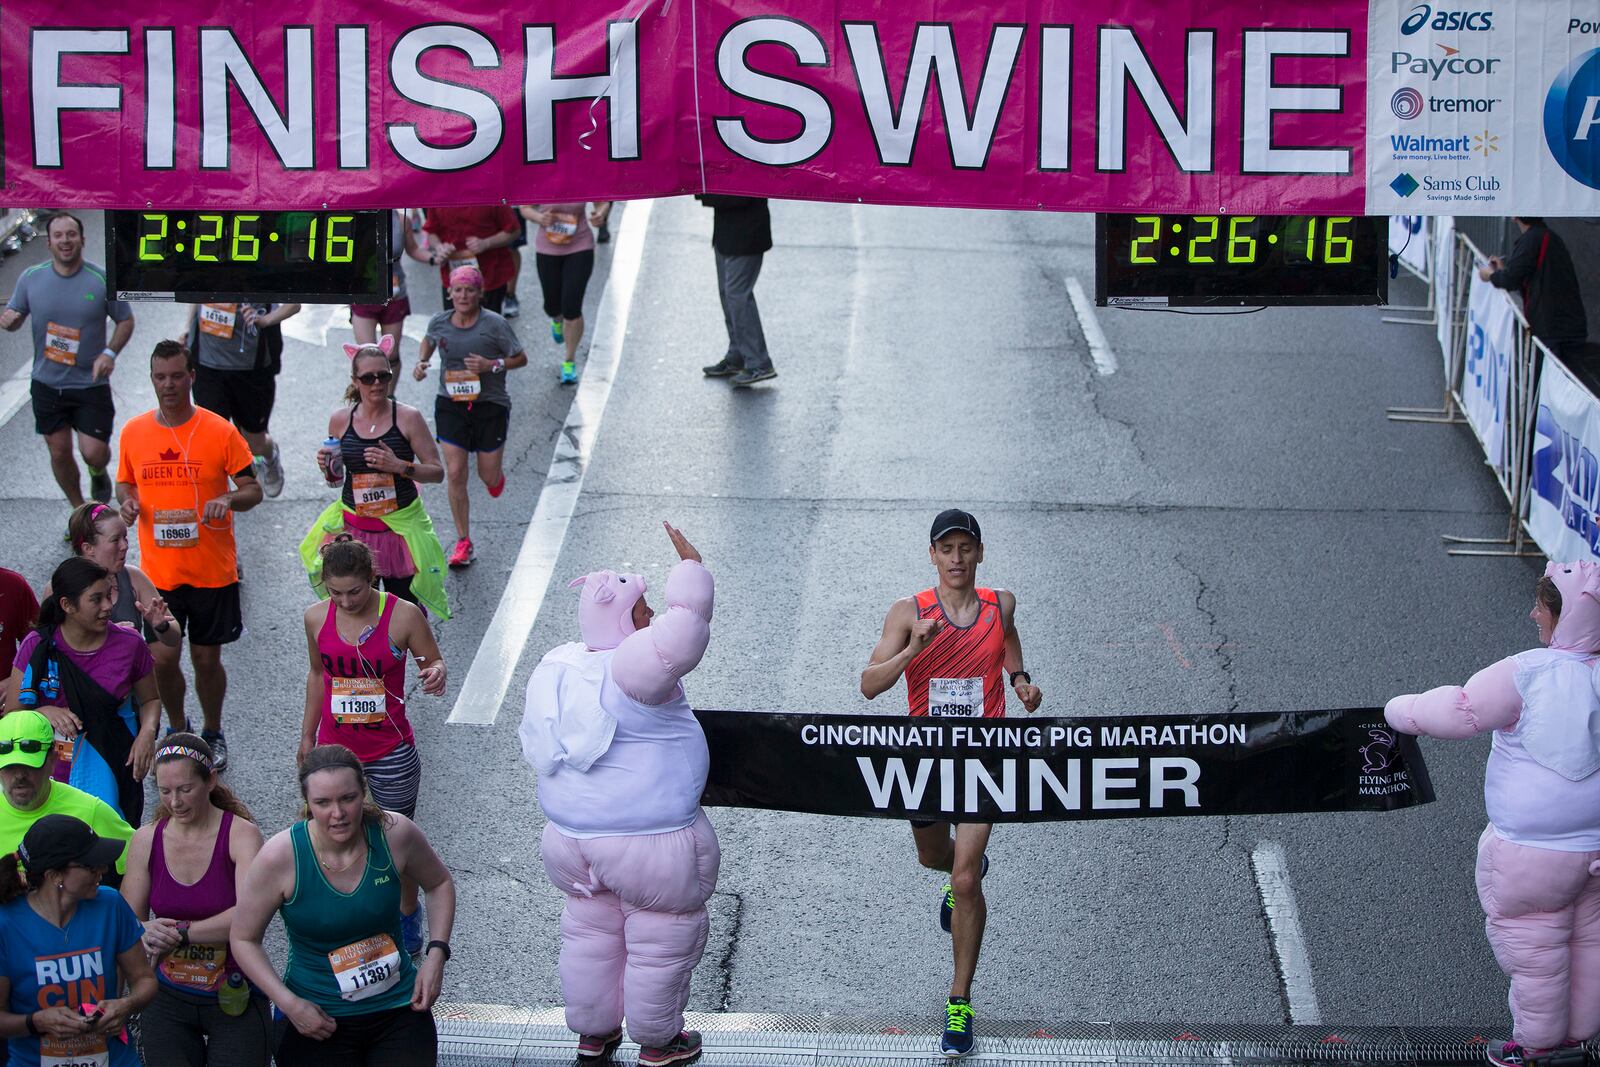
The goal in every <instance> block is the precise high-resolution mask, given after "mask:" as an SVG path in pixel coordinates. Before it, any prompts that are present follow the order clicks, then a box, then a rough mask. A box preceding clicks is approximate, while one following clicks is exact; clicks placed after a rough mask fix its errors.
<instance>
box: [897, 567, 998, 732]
mask: <svg viewBox="0 0 1600 1067" xmlns="http://www.w3.org/2000/svg"><path fill="white" fill-rule="evenodd" d="M975 592H976V593H977V594H978V617H977V618H976V619H974V620H973V621H972V624H971V625H969V626H967V627H965V628H963V627H959V626H957V625H956V624H955V623H954V622H952V621H951V620H950V617H949V616H948V615H946V614H945V611H944V605H942V604H940V603H939V591H938V590H937V589H924V590H923V591H922V592H920V593H918V594H917V618H918V619H939V620H941V621H942V622H943V623H944V628H943V629H941V630H940V631H939V632H938V633H937V634H936V635H935V636H934V638H933V640H932V641H930V642H929V643H928V647H927V648H924V649H923V650H922V651H921V652H919V653H917V655H916V656H915V657H914V658H913V659H912V660H911V663H910V664H909V665H908V666H907V667H906V696H907V698H908V700H909V701H910V704H911V714H913V715H931V716H955V717H960V718H986V719H998V718H1001V717H1003V716H1004V715H1005V713H1006V687H1005V671H1004V664H1005V651H1006V638H1005V624H1004V621H1003V620H1002V618H1001V615H1000V599H999V597H997V596H995V592H994V590H993V589H978V590H975Z"/></svg>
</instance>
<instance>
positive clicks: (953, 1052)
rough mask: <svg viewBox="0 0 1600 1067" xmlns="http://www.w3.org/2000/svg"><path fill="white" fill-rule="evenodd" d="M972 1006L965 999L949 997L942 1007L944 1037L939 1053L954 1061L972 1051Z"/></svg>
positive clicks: (940, 1040) (941, 1039)
mask: <svg viewBox="0 0 1600 1067" xmlns="http://www.w3.org/2000/svg"><path fill="white" fill-rule="evenodd" d="M974 1041H975V1038H974V1037H973V1033H972V1004H971V1002H969V1001H968V1000H967V999H966V998H965V997H951V998H950V1001H949V1003H947V1004H946V1005H945V1006H944V1036H943V1037H941V1038H940V1039H939V1051H940V1052H942V1053H944V1054H945V1055H946V1056H949V1057H950V1058H951V1059H955V1058H956V1057H957V1056H965V1055H966V1054H967V1053H969V1052H971V1051H972V1046H973V1044H974Z"/></svg>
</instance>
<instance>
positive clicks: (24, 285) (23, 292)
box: [6, 274, 28, 315]
mask: <svg viewBox="0 0 1600 1067" xmlns="http://www.w3.org/2000/svg"><path fill="white" fill-rule="evenodd" d="M6 308H7V309H8V310H10V311H20V312H21V313H22V314H24V315H26V314H27V313H28V276H27V275H26V274H24V275H23V276H22V277H20V278H18V279H17V287H16V288H15V289H13V290H11V300H10V302H9V303H7V304H6Z"/></svg>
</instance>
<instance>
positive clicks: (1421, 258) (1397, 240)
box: [1389, 215, 1435, 281]
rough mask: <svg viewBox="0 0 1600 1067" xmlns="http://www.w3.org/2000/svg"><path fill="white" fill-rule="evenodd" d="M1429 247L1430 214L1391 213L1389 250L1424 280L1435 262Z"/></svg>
mask: <svg viewBox="0 0 1600 1067" xmlns="http://www.w3.org/2000/svg"><path fill="white" fill-rule="evenodd" d="M1432 251H1433V249H1431V248H1429V247H1428V216H1426V215H1390V216H1389V252H1390V254H1391V255H1396V256H1399V257H1400V262H1401V263H1404V264H1405V265H1406V269H1407V270H1409V271H1411V273H1412V274H1415V275H1416V276H1417V277H1419V278H1421V279H1422V280H1423V281H1427V280H1428V278H1429V276H1430V271H1429V269H1428V268H1429V266H1430V264H1431V263H1433V262H1435V261H1434V260H1433V259H1432V258H1431V256H1430V254H1431V253H1432Z"/></svg>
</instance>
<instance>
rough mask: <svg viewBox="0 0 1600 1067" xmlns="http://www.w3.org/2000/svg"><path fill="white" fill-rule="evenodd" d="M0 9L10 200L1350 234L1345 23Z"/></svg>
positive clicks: (1177, 9)
mask: <svg viewBox="0 0 1600 1067" xmlns="http://www.w3.org/2000/svg"><path fill="white" fill-rule="evenodd" d="M285 18H286V15H285V9H284V8H283V7H282V5H269V4H265V3H256V2H254V0H148V2H146V3H140V4H121V5H116V4H113V5H104V4H101V5H95V6H94V7H92V8H91V7H90V5H89V4H88V3H87V2H85V0H67V2H65V3H63V2H61V0H8V2H7V3H5V4H4V5H3V6H0V108H3V118H4V124H3V130H4V139H5V143H4V152H3V156H0V165H3V175H4V184H3V188H0V196H3V199H4V200H5V202H6V203H8V204H15V205H32V204H38V205H56V204H71V205H78V206H84V207H104V208H125V209H141V208H146V207H158V208H162V209H178V208H188V209H198V208H207V207H216V208H226V207H230V206H232V207H251V208H262V209H288V208H302V207H323V206H337V207H344V208H362V207H367V208H377V207H393V206H397V205H410V206H420V207H427V206H433V205H443V204H500V203H511V204H517V203H530V202H539V201H552V200H582V199H591V200H595V199H620V198H628V197H643V196H665V195H672V194H677V193H684V192H699V191H702V190H709V191H714V192H724V193H738V194H750V195H759V196H778V197H788V198H815V199H824V200H849V201H856V200H861V201H868V202H877V203H912V204H933V205H948V206H961V205H967V206H982V207H992V208H1010V209H1018V208H1021V209H1039V208H1048V209H1065V210H1074V211H1159V212H1184V213H1204V214H1265V213H1271V212H1284V211H1290V212H1294V211H1315V212H1320V213H1324V214H1329V215H1356V214H1361V213H1362V211H1363V206H1364V203H1365V196H1364V191H1363V187H1364V184H1365V180H1366V179H1365V175H1366V173H1367V164H1366V160H1365V158H1364V150H1365V143H1364V140H1363V110H1364V108H1365V106H1366V99H1367V93H1366V91H1365V81H1366V77H1367V74H1366V71H1367V66H1368V48H1367V26H1368V13H1367V3H1366V0H1322V2H1320V3H1317V4H1315V5H1299V4H1282V3H1277V2H1273V0H1174V2H1168V3H1162V4H1134V3H1130V2H1127V0H992V2H989V3H985V4H981V5H973V6H966V7H962V6H959V5H958V6H957V7H951V6H950V5H948V4H943V3H939V2H937V0H906V2H904V3H899V4H894V5H884V4H882V3H880V2H878V0H772V2H771V3H768V4H764V5H761V6H759V8H751V7H750V5H748V4H741V3H738V2H736V0H697V2H695V3H681V2H680V3H672V2H670V0H628V2H625V3H621V4H614V5H595V4H581V3H575V4H554V5H544V6H542V7H540V6H535V7H533V8H528V7H527V6H526V5H511V6H496V5H483V4H480V3H468V2H467V0H307V2H306V3H303V4H300V5H297V6H296V7H295V9H294V11H293V19H292V20H291V23H292V24H287V25H286V24H285Z"/></svg>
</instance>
